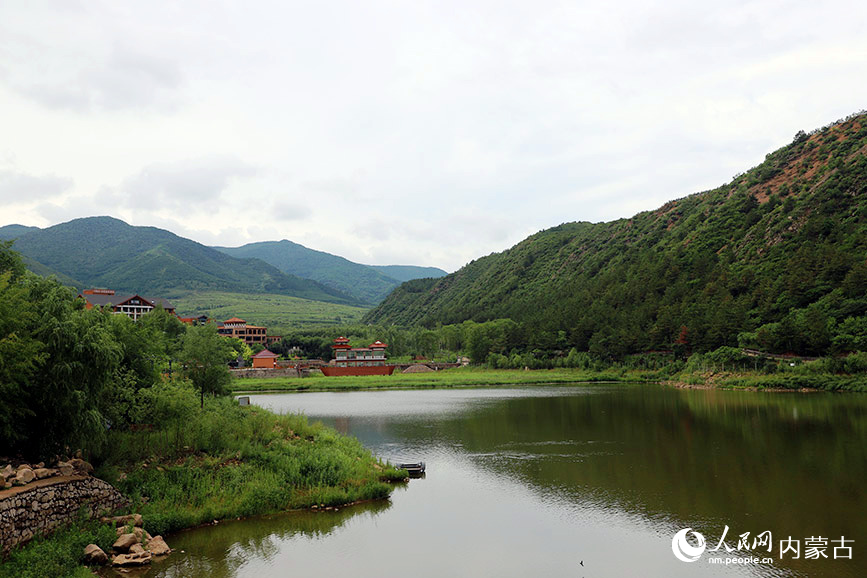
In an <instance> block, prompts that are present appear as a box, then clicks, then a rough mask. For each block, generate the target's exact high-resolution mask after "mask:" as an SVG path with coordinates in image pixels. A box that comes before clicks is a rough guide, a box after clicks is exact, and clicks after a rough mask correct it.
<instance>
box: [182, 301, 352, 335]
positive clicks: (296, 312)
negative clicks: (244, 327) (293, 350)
mask: <svg viewBox="0 0 867 578" xmlns="http://www.w3.org/2000/svg"><path fill="white" fill-rule="evenodd" d="M171 301H172V304H173V305H174V306H175V307H176V310H177V312H178V315H180V316H182V317H192V316H194V315H202V314H204V315H207V316H209V317H213V318H214V319H216V320H218V321H223V320H226V319H229V318H230V317H240V318H241V319H244V320H245V321H247V322H248V323H251V324H254V325H265V326H266V327H268V332H269V333H272V334H274V333H277V334H279V333H282V332H284V331H288V330H289V329H298V328H299V327H314V326H324V325H340V324H351V323H357V322H358V321H360V320H361V318H362V317H363V316H364V314H365V313H367V311H368V310H367V309H366V308H364V307H352V306H350V305H338V304H335V303H325V302H323V301H310V300H309V299H299V298H298V297H289V296H286V295H272V294H248V293H223V292H219V291H199V292H191V293H181V294H179V295H177V296H172V297H171Z"/></svg>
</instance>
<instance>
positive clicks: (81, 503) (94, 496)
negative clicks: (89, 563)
mask: <svg viewBox="0 0 867 578" xmlns="http://www.w3.org/2000/svg"><path fill="white" fill-rule="evenodd" d="M92 471H93V467H92V466H91V465H90V464H89V463H87V462H86V461H84V460H82V459H80V458H73V459H71V460H68V461H60V462H58V463H57V465H56V467H52V468H46V467H45V464H44V463H40V464H35V465H32V466H31V465H30V464H20V465H18V466H17V467H14V468H13V467H12V465H11V464H7V465H6V466H5V467H4V468H2V469H0V553H2V552H6V551H7V550H9V549H10V548H12V547H14V546H16V545H18V544H22V543H24V542H27V541H29V540H31V539H32V538H34V537H35V536H38V535H42V534H47V533H48V532H51V531H52V530H54V529H55V528H58V527H60V526H64V525H67V524H69V523H71V522H73V521H75V520H76V518H77V516H78V513H79V511H80V510H82V509H84V511H85V513H86V514H87V515H89V516H91V517H95V516H97V515H99V514H100V513H102V512H113V511H114V510H116V509H117V508H121V507H125V506H127V505H128V504H129V501H128V500H127V499H126V498H124V497H123V495H121V493H120V492H118V491H117V490H116V489H115V488H114V487H113V486H111V485H110V484H108V483H106V482H104V481H102V480H100V479H98V478H94V477H91V476H90V472H92Z"/></svg>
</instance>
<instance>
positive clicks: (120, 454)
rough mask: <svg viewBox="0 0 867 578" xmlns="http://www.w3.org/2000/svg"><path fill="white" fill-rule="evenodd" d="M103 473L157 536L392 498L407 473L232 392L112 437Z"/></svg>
mask: <svg viewBox="0 0 867 578" xmlns="http://www.w3.org/2000/svg"><path fill="white" fill-rule="evenodd" d="M99 473H100V474H102V476H103V477H104V478H106V479H108V481H110V482H112V483H114V484H115V486H116V487H117V488H118V489H119V490H121V492H123V493H124V494H125V495H127V496H129V497H130V498H131V499H132V501H133V503H134V506H133V508H134V509H135V510H136V511H138V512H139V513H141V514H142V516H143V517H144V521H145V527H146V528H147V529H148V531H150V532H151V534H154V535H156V534H161V533H165V532H172V531H175V530H179V529H182V528H187V527H191V526H196V525H199V524H202V523H205V522H209V521H211V520H219V519H225V518H236V517H245V516H253V515H257V514H265V513H270V512H276V511H280V510H286V509H295V508H306V507H309V506H312V505H314V504H326V505H339V504H347V503H351V502H355V501H360V500H372V499H382V498H386V497H388V495H389V494H390V493H391V489H392V486H390V485H389V484H388V483H387V482H393V481H396V480H399V479H402V478H403V477H404V476H405V472H399V471H398V470H395V469H394V468H391V467H390V466H388V465H387V464H384V463H380V462H379V461H378V460H377V459H376V458H375V457H374V456H373V455H372V454H371V453H370V452H369V451H368V450H367V449H365V448H364V447H363V446H362V445H361V443H360V442H359V441H358V440H357V439H355V438H352V437H347V436H342V435H340V434H338V433H337V432H336V431H334V430H333V429H330V428H328V427H325V426H324V425H322V424H321V423H314V424H310V423H308V422H307V419H306V418H305V417H304V416H300V415H276V414H274V413H271V412H269V411H267V410H264V409H262V408H257V407H244V408H241V407H238V405H237V403H235V402H234V400H231V399H228V398H222V399H210V400H206V404H205V409H204V410H203V411H202V410H198V411H196V412H195V413H194V414H193V415H187V416H184V417H183V419H182V420H181V421H179V422H178V423H177V424H176V426H169V427H164V428H162V429H160V430H159V431H153V432H135V433H132V432H120V433H117V434H115V435H114V437H113V439H112V441H111V447H110V448H109V452H108V456H107V459H106V460H105V462H104V463H103V464H102V466H101V468H100V472H99Z"/></svg>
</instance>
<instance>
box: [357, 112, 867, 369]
mask: <svg viewBox="0 0 867 578" xmlns="http://www.w3.org/2000/svg"><path fill="white" fill-rule="evenodd" d="M865 151H867V114H864V113H860V114H858V115H854V116H853V117H850V118H848V119H846V120H844V121H840V122H838V123H835V124H833V125H830V126H828V127H825V128H823V129H820V130H817V131H814V132H813V133H811V134H804V133H803V132H800V133H798V135H796V137H795V140H794V141H793V142H792V143H791V144H789V145H787V146H785V147H783V148H781V149H779V150H777V151H775V152H773V153H770V154H768V155H767V157H766V159H765V161H764V162H763V163H762V164H760V165H759V166H757V167H754V168H753V169H751V170H749V171H747V172H746V173H744V174H742V175H739V176H737V177H735V178H734V179H733V180H732V181H731V182H730V183H728V184H726V185H723V186H721V187H719V188H717V189H714V190H711V191H707V192H703V193H698V194H694V195H691V196H688V197H685V198H682V199H678V200H676V201H671V202H669V203H667V204H665V205H664V206H662V207H660V208H659V209H657V210H655V211H649V212H644V213H639V214H637V215H635V216H634V217H633V218H631V219H620V220H617V221H612V222H608V223H598V224H591V223H580V222H578V223H565V224H562V225H560V226H558V227H554V228H552V229H548V230H545V231H541V232H539V233H537V234H535V235H533V236H531V237H529V238H527V239H525V240H524V241H522V242H521V243H518V244H517V245H515V246H514V247H512V248H511V249H509V250H507V251H504V252H502V253H496V254H492V255H489V256H487V257H483V258H481V259H478V260H476V261H473V262H472V263H470V264H468V265H466V266H465V267H463V268H462V269H460V270H459V271H457V272H455V273H452V274H450V275H448V276H446V277H443V278H442V279H436V280H430V279H425V280H416V281H410V282H407V283H404V284H403V285H401V286H400V287H399V288H397V289H396V290H395V291H394V292H392V294H391V295H390V296H389V297H388V298H387V299H386V300H385V301H384V302H383V303H382V304H381V305H380V306H379V307H377V308H376V309H374V310H372V311H371V312H370V313H369V314H368V315H367V316H366V317H365V319H364V321H365V322H372V323H383V324H398V325H412V324H420V325H424V326H428V327H433V326H435V325H436V324H438V323H442V324H450V323H459V322H462V321H464V320H474V321H486V320H492V319H498V318H511V319H513V320H515V321H517V322H518V323H519V324H520V325H521V329H522V331H523V332H524V340H525V342H526V343H527V344H528V345H529V346H530V347H534V346H535V347H539V348H541V349H548V350H551V349H556V348H570V347H575V348H577V349H578V350H579V351H587V350H589V351H591V352H594V351H595V352H599V353H600V354H605V355H615V356H616V355H619V354H625V353H630V352H639V351H646V350H655V349H672V348H675V349H677V348H678V347H680V348H684V349H687V350H696V351H705V350H711V349H715V348H717V347H719V346H723V345H732V346H737V345H740V346H745V347H756V348H760V349H764V350H767V351H777V352H795V353H802V354H820V353H825V352H829V351H831V352H834V351H837V352H839V351H848V350H853V349H865V348H867V316H865V313H867V294H865V292H867V158H865Z"/></svg>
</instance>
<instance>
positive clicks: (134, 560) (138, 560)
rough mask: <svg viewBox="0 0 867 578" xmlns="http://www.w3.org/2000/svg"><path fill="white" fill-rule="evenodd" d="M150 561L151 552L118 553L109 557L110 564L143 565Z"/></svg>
mask: <svg viewBox="0 0 867 578" xmlns="http://www.w3.org/2000/svg"><path fill="white" fill-rule="evenodd" d="M150 563H151V553H150V552H143V553H141V554H118V555H117V556H115V557H114V558H112V559H111V565H112V566H144V565H146V564H150Z"/></svg>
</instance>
